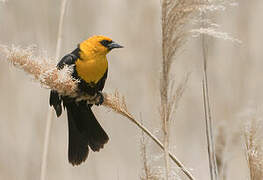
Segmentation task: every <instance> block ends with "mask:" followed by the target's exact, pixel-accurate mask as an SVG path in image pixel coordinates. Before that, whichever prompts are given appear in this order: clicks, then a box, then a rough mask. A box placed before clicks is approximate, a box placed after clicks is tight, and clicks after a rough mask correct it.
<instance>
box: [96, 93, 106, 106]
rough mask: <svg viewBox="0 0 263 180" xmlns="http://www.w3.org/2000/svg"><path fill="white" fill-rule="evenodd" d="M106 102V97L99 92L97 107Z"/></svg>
mask: <svg viewBox="0 0 263 180" xmlns="http://www.w3.org/2000/svg"><path fill="white" fill-rule="evenodd" d="M103 102H104V96H103V94H102V92H101V91H98V92H97V94H96V97H95V105H97V106H99V105H101V104H102V103H103Z"/></svg>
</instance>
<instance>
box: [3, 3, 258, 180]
mask: <svg viewBox="0 0 263 180" xmlns="http://www.w3.org/2000/svg"><path fill="white" fill-rule="evenodd" d="M60 3H61V2H60V1H58V0H37V1H36V0H9V1H8V2H6V3H4V4H3V3H0V42H1V43H3V44H6V45H12V44H16V45H21V46H23V47H25V46H28V45H31V44H35V45H37V46H38V47H39V49H40V50H45V51H46V54H47V55H48V56H54V55H55V47H56V37H57V29H58V19H59V13H60ZM262 18H263V2H262V1H261V0H254V1H248V0H240V1H239V6H237V7H230V8H227V9H226V10H225V11H224V12H215V17H214V20H215V21H216V22H217V23H218V24H220V25H221V28H220V30H222V31H226V32H229V33H230V34H232V35H233V36H234V37H236V38H239V39H240V40H241V41H242V42H243V44H242V45H235V44H233V43H232V42H230V41H224V40H217V39H216V40H210V41H209V42H210V45H209V70H208V73H209V83H210V95H211V106H212V114H213V118H214V120H215V121H216V122H215V126H218V125H225V124H226V125H227V130H228V131H229V132H231V134H236V132H238V131H239V130H240V128H241V127H242V123H243V122H242V120H241V119H242V118H240V114H242V113H243V112H244V113H246V112H247V111H249V110H250V109H251V107H252V108H253V107H258V109H259V110H260V107H261V104H262V102H263V93H262V92H263V80H262V77H263V71H262V67H263V61H262V60H263V53H262V41H263V35H262V34H263V33H262V32H263V21H262ZM63 27H64V28H63V39H62V52H61V56H62V55H63V54H66V53H68V52H70V51H71V50H73V49H74V48H75V47H76V44H78V43H79V42H80V41H82V40H84V39H86V38H87V37H89V36H91V35H94V34H103V35H106V36H109V37H111V38H113V39H114V40H115V41H116V42H119V43H120V44H122V45H124V46H125V48H124V49H121V50H116V51H114V52H111V53H110V54H109V55H108V59H109V78H108V80H107V82H106V87H105V91H107V92H112V91H114V90H115V89H116V88H117V89H118V90H119V91H120V92H121V93H122V94H123V95H124V96H125V97H126V99H127V104H128V108H129V110H130V111H131V112H132V113H133V114H134V115H135V116H136V117H137V118H138V117H139V114H140V113H142V117H143V120H144V123H145V124H146V126H148V127H149V128H150V129H151V130H152V131H155V130H156V129H158V127H159V126H158V125H159V114H158V104H159V98H158V95H159V94H158V93H159V91H158V83H159V72H160V62H161V51H160V48H161V31H160V27H161V23H160V2H159V0H155V1H154V0H151V1H149V0H148V1H142V0H132V1H130V0H129V1H128V0H111V1H105V0H104V1H103V0H97V1H93V0H74V1H73V0H69V4H68V5H67V9H66V15H65V21H64V26H63ZM177 58H178V60H177V62H176V63H175V65H176V67H175V68H174V77H175V78H176V79H177V80H180V79H181V78H182V77H183V76H184V75H185V73H187V72H191V76H190V80H189V82H188V86H187V90H186V91H185V94H184V96H183V98H182V101H181V103H180V105H179V108H178V110H177V115H176V121H175V122H174V124H173V127H172V132H173V135H172V138H171V143H172V144H173V145H174V148H173V152H174V153H175V154H176V155H177V157H178V158H179V159H180V160H181V161H182V162H184V164H185V165H186V166H187V167H189V168H191V169H192V170H191V171H192V173H193V174H194V176H195V177H196V178H197V179H201V180H205V179H209V175H208V172H209V171H208V162H207V152H206V137H205V128H204V127H205V126H204V125H205V124H204V117H203V109H202V94H201V79H202V69H201V67H202V66H201V62H202V54H201V49H200V41H199V39H198V38H191V39H190V41H189V42H188V43H187V44H186V46H184V48H183V51H182V52H181V53H180V56H179V57H177ZM0 89H1V93H0V115H1V116H0V179H1V180H2V179H3V180H16V179H19V180H35V179H38V178H39V174H40V165H41V156H42V150H43V142H44V132H45V125H46V116H47V111H48V98H49V91H48V90H46V89H42V88H40V86H39V85H38V84H37V83H34V82H33V81H32V80H31V78H30V77H29V76H27V75H25V73H24V72H22V71H20V70H17V69H15V68H13V67H12V66H11V65H10V64H8V63H7V62H5V61H0ZM94 109H95V111H96V115H97V118H98V119H99V121H100V122H101V124H102V126H103V127H104V129H105V130H106V131H107V133H108V134H109V136H110V141H109V143H108V144H107V145H106V146H105V148H104V149H103V150H101V152H99V153H93V152H91V153H90V155H89V157H88V160H87V161H86V162H85V163H84V164H82V165H81V166H79V167H72V166H71V165H70V164H69V163H68V161H67V121H66V114H65V113H64V114H63V116H62V117H61V118H59V119H58V120H57V118H55V119H54V121H53V125H52V130H51V133H52V134H51V142H50V149H49V155H48V169H47V179H49V180H55V179H64V180H66V179H89V180H94V179H96V180H104V179H107V180H118V179H120V180H123V179H125V180H126V179H127V180H130V179H132V180H134V179H139V175H140V173H141V168H142V164H141V157H140V134H141V133H140V131H139V130H138V129H137V128H136V127H135V126H134V125H133V124H131V123H130V122H128V121H127V120H126V119H125V118H123V117H120V116H119V115H116V114H115V113H113V112H110V111H108V110H105V109H104V107H99V108H98V107H94ZM224 127H225V126H224ZM229 139H231V141H230V145H229V146H228V151H229V153H227V154H226V158H227V159H228V161H229V168H228V177H229V179H233V178H234V177H235V179H240V180H243V179H244V180H245V179H247V178H248V170H247V167H246V161H245V156H244V151H243V149H244V145H243V142H242V137H241V136H240V134H237V135H235V137H234V138H232V136H230V135H229ZM240 141H241V142H240ZM149 148H151V149H153V151H151V152H153V153H151V154H150V157H151V159H154V157H155V156H156V155H158V152H159V149H158V147H156V146H155V145H153V144H150V146H149ZM155 164H157V165H158V163H155ZM159 165H161V164H159Z"/></svg>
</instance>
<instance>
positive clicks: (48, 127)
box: [40, 0, 67, 180]
mask: <svg viewBox="0 0 263 180" xmlns="http://www.w3.org/2000/svg"><path fill="white" fill-rule="evenodd" d="M66 4H67V0H62V2H61V9H60V18H59V27H58V36H57V45H56V56H55V59H56V60H58V58H59V55H60V50H61V41H62V28H63V19H64V14H65V10H66ZM53 116H54V113H53V110H52V109H51V108H49V109H48V114H47V120H46V130H45V139H44V148H43V155H42V162H41V172H40V180H45V179H46V172H47V157H48V148H49V140H50V134H51V132H50V130H51V126H52V119H53Z"/></svg>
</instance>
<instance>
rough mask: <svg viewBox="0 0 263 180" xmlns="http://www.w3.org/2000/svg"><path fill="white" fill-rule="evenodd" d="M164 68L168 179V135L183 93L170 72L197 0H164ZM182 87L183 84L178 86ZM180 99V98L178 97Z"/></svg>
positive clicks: (162, 89) (162, 113) (162, 87)
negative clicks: (175, 88)
mask: <svg viewBox="0 0 263 180" xmlns="http://www.w3.org/2000/svg"><path fill="white" fill-rule="evenodd" d="M161 2H162V3H161V6H162V66H161V67H162V68H161V77H160V98H161V106H160V107H161V108H160V109H161V111H160V116H161V121H162V131H163V135H164V140H163V141H164V152H165V156H164V157H165V171H166V180H168V178H169V174H170V165H169V144H170V143H169V136H170V123H171V121H172V120H173V118H174V117H173V116H172V114H173V112H174V110H175V109H176V108H177V106H176V104H177V102H178V101H179V99H180V97H181V96H182V93H183V91H181V92H182V93H179V94H178V92H179V91H180V90H178V89H177V90H175V91H174V89H173V84H174V79H172V78H171V77H170V76H171V74H170V70H171V67H172V64H173V62H174V61H175V59H174V56H175V54H176V53H177V52H178V50H179V48H180V47H181V46H182V44H183V42H184V41H185V38H186V33H185V29H184V27H185V25H186V24H187V23H188V22H189V17H190V15H191V14H192V13H193V12H195V11H196V9H197V7H198V6H199V4H198V3H196V1H194V0H177V1H174V0H162V1H161ZM178 88H180V87H178ZM177 100H178V101H177Z"/></svg>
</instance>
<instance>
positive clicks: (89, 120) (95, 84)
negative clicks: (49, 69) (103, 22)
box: [49, 35, 123, 166]
mask: <svg viewBox="0 0 263 180" xmlns="http://www.w3.org/2000/svg"><path fill="white" fill-rule="evenodd" d="M115 48H123V46H121V45H119V44H117V43H116V42H114V41H113V40H112V39H111V38H109V37H106V36H102V35H95V36H92V37H90V38H88V39H87V40H84V41H83V42H81V43H80V44H78V46H77V48H76V49H75V50H73V51H72V52H71V53H69V54H67V55H65V56H64V57H63V58H62V59H61V60H60V61H59V62H58V64H57V69H58V70H61V69H63V68H64V67H65V66H72V67H73V71H72V73H71V76H72V78H73V79H76V80H78V81H77V82H78V85H77V94H78V95H79V96H81V95H83V94H88V95H90V96H95V97H96V98H97V99H98V102H97V103H96V105H98V106H99V105H101V104H102V103H103V101H104V98H103V95H102V90H103V88H104V85H105V81H106V79H107V74H108V60H107V57H106V55H107V54H108V53H109V52H110V51H111V50H112V49H115ZM49 105H50V106H51V107H53V108H54V109H55V112H56V115H57V117H59V116H60V115H61V114H62V105H63V107H64V109H66V111H67V118H68V161H69V163H71V164H72V165H73V166H75V165H80V164H81V163H83V162H84V161H85V160H86V159H87V157H88V154H89V148H90V149H91V150H92V151H99V150H100V149H101V148H103V147H104V144H106V143H107V142H108V140H109V137H108V135H107V133H106V132H105V131H104V129H103V128H102V127H101V125H100V124H99V122H98V121H97V119H96V117H95V116H94V114H93V112H92V109H91V108H92V104H89V103H88V102H87V101H86V100H78V97H74V98H73V97H69V96H65V95H61V94H59V93H58V92H57V91H55V90H51V92H50V98H49Z"/></svg>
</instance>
